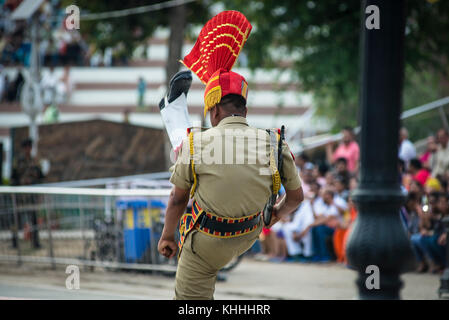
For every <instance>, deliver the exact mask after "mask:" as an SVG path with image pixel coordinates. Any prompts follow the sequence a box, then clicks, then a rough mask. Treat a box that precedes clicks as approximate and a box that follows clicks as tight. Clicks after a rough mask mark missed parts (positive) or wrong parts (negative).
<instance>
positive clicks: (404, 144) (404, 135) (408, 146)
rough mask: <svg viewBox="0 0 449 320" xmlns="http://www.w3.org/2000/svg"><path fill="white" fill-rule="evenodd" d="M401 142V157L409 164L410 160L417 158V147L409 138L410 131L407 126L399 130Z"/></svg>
mask: <svg viewBox="0 0 449 320" xmlns="http://www.w3.org/2000/svg"><path fill="white" fill-rule="evenodd" d="M399 144H400V145H399V158H400V159H401V160H403V161H404V162H405V165H406V166H408V163H409V161H410V160H411V159H414V158H416V149H415V146H414V145H413V143H411V142H410V140H408V131H407V129H406V128H401V130H400V131H399Z"/></svg>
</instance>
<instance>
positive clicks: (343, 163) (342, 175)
mask: <svg viewBox="0 0 449 320" xmlns="http://www.w3.org/2000/svg"><path fill="white" fill-rule="evenodd" d="M334 176H335V177H336V178H338V179H339V180H341V181H342V182H343V183H344V184H345V185H347V184H348V183H349V179H350V178H351V173H350V172H349V170H348V161H347V160H346V159H345V158H338V159H337V160H336V161H335V170H334Z"/></svg>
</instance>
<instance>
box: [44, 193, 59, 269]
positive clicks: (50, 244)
mask: <svg viewBox="0 0 449 320" xmlns="http://www.w3.org/2000/svg"><path fill="white" fill-rule="evenodd" d="M44 201H45V209H46V210H45V215H46V220H47V230H48V255H49V256H50V259H51V267H52V269H56V264H55V260H54V258H55V256H54V252H53V237H52V232H51V215H50V206H49V204H48V201H49V200H48V196H45V197H44Z"/></svg>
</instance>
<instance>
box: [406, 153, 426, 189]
mask: <svg viewBox="0 0 449 320" xmlns="http://www.w3.org/2000/svg"><path fill="white" fill-rule="evenodd" d="M408 172H409V173H410V174H411V176H412V179H413V180H416V181H418V182H419V183H420V184H422V185H425V184H426V182H427V179H429V177H430V172H429V171H428V170H427V169H425V168H423V166H422V164H421V161H419V160H418V159H416V158H414V159H411V160H410V164H409V166H408Z"/></svg>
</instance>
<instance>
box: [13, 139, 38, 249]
mask: <svg viewBox="0 0 449 320" xmlns="http://www.w3.org/2000/svg"><path fill="white" fill-rule="evenodd" d="M32 146H33V142H32V140H31V139H26V140H25V141H23V142H22V154H21V155H20V156H19V157H18V159H17V161H15V162H14V164H13V170H12V175H11V184H12V185H13V186H23V185H31V184H36V183H39V182H41V181H42V179H43V178H44V175H43V174H42V170H41V168H40V165H39V164H38V162H37V161H36V159H33V158H32V156H31V149H32ZM18 198H20V199H18V201H22V202H23V203H27V204H29V205H30V206H31V207H33V205H34V204H36V203H37V196H36V195H22V196H21V197H18ZM23 213H24V214H25V215H27V216H28V217H29V219H30V220H31V241H32V244H33V247H34V248H35V249H37V248H40V247H41V245H40V243H39V233H38V224H37V212H36V210H35V209H30V210H29V211H25V212H23ZM20 217H21V215H19V218H20ZM20 224H21V223H20V222H19V227H20ZM14 241H15V240H14V239H13V245H14Z"/></svg>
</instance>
